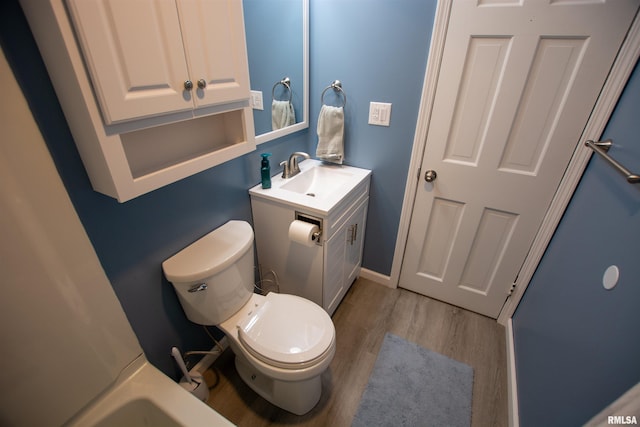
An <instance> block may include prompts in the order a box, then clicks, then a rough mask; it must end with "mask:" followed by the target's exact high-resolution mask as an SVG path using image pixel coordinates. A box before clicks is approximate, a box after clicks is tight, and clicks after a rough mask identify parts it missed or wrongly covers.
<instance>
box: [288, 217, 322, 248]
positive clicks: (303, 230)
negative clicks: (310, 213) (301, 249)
mask: <svg viewBox="0 0 640 427" xmlns="http://www.w3.org/2000/svg"><path fill="white" fill-rule="evenodd" d="M319 230H320V228H319V227H318V226H317V225H315V224H311V223H310V222H304V221H299V220H295V221H293V222H292V223H291V225H289V240H291V241H292V242H296V243H300V244H302V245H305V246H309V247H310V246H313V245H315V243H316V240H315V238H314V236H313V234H314V233H317V232H318V231H319Z"/></svg>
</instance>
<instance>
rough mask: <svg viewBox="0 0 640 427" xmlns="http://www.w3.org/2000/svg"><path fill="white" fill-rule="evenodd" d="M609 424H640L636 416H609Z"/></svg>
mask: <svg viewBox="0 0 640 427" xmlns="http://www.w3.org/2000/svg"><path fill="white" fill-rule="evenodd" d="M607 424H619V425H627V424H638V419H637V418H636V416H635V415H609V416H608V417H607Z"/></svg>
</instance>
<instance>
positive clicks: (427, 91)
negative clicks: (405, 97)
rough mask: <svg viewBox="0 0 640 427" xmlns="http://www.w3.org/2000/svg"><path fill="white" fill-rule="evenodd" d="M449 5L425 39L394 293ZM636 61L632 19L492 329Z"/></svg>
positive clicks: (551, 228) (520, 291)
mask: <svg viewBox="0 0 640 427" xmlns="http://www.w3.org/2000/svg"><path fill="white" fill-rule="evenodd" d="M452 2H453V0H439V1H438V6H437V9H436V16H435V20H434V26H433V33H432V36H431V46H430V47H429V57H428V59H427V69H426V73H425V78H424V84H423V88H422V96H421V100H420V109H419V112H418V122H417V124H416V132H415V136H414V139H413V149H412V151H411V161H410V163H409V169H408V174H407V183H406V186H405V192H404V199H403V202H402V213H401V215H400V225H399V228H398V235H397V238H396V247H395V251H394V255H393V263H392V265H391V275H390V277H389V282H388V284H389V286H390V287H392V288H397V287H398V282H399V280H400V269H401V267H402V259H403V257H404V250H405V246H406V244H407V239H408V234H409V225H410V221H411V214H412V210H413V204H414V200H415V197H416V190H417V187H418V179H419V169H420V166H421V163H422V156H423V154H424V149H425V145H426V141H427V132H428V130H429V122H430V119H431V111H432V108H433V103H434V98H435V91H436V85H437V82H438V76H439V73H440V65H441V62H442V54H443V52H444V44H445V38H446V33H447V28H448V24H449V16H450V11H451V5H452ZM639 56H640V18H639V15H636V17H635V19H634V21H633V23H632V24H631V28H630V30H629V33H628V34H627V37H626V39H625V40H624V42H623V44H622V47H621V48H620V52H619V53H618V56H617V57H616V59H615V62H614V64H613V67H612V69H611V73H610V74H609V76H608V77H607V80H606V82H605V84H604V87H603V89H602V92H601V93H600V96H599V97H598V100H597V102H596V105H595V108H594V110H593V112H592V114H591V116H590V118H589V121H588V122H587V125H586V127H585V129H584V131H583V133H582V135H581V137H580V141H579V142H578V144H577V146H576V148H575V151H574V154H573V157H572V158H571V160H570V162H569V165H568V167H567V170H566V171H565V174H564V176H563V178H562V181H561V182H560V185H559V187H558V190H557V191H556V194H555V196H554V198H553V201H552V202H551V205H550V206H549V210H548V211H547V214H546V215H545V217H544V220H543V221H542V224H541V226H540V229H539V231H538V234H537V235H536V237H535V239H534V241H533V244H532V245H531V250H530V251H529V253H528V255H527V257H526V258H525V260H524V263H523V265H522V268H521V270H520V273H519V275H518V279H517V283H516V287H515V290H514V292H513V294H512V295H511V296H510V297H509V298H508V299H507V301H506V302H505V305H504V307H503V308H502V311H501V312H500V316H499V317H498V323H500V324H502V325H506V324H507V321H508V320H509V319H510V318H511V317H512V316H513V313H514V312H515V310H516V307H517V306H518V303H519V302H520V300H521V299H522V296H523V295H524V292H525V290H526V288H527V286H528V285H529V282H530V281H531V278H532V277H533V273H534V272H535V270H536V268H537V266H538V263H539V262H540V260H541V259H542V255H543V254H544V251H545V250H546V248H547V245H548V244H549V242H550V241H551V237H552V236H553V233H554V232H555V230H556V227H557V226H558V224H559V222H560V219H561V218H562V214H563V213H564V211H565V209H566V207H567V205H568V204H569V201H570V200H571V196H572V195H573V192H574V191H575V188H576V186H577V185H578V182H579V181H580V178H581V177H582V173H583V172H584V169H585V168H586V166H587V163H588V161H589V159H590V158H591V155H592V151H591V149H589V148H587V147H585V146H584V141H586V140H588V139H596V138H598V137H600V136H601V135H602V132H603V131H604V128H605V126H606V125H607V123H608V121H609V117H610V116H611V113H612V112H613V109H614V108H615V106H616V103H617V101H618V98H619V97H620V94H621V93H622V91H623V90H624V87H625V85H626V83H627V80H628V79H629V75H630V74H631V72H632V71H633V68H634V66H635V64H636V62H637V60H638V57H639Z"/></svg>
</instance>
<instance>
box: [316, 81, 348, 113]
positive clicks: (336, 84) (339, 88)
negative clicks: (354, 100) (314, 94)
mask: <svg viewBox="0 0 640 427" xmlns="http://www.w3.org/2000/svg"><path fill="white" fill-rule="evenodd" d="M329 89H333V90H334V91H335V92H340V93H341V94H342V97H343V98H344V102H343V103H342V105H340V107H344V106H345V105H347V94H346V93H345V92H344V90H342V83H341V82H340V80H334V81H333V82H332V83H331V84H330V85H329V86H327V87H326V88H324V90H323V91H322V95H320V104H321V105H324V94H325V92H326V91H328V90H329Z"/></svg>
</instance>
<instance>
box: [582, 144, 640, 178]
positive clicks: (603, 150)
mask: <svg viewBox="0 0 640 427" xmlns="http://www.w3.org/2000/svg"><path fill="white" fill-rule="evenodd" d="M584 145H586V146H587V147H589V148H591V149H592V150H593V151H595V152H596V153H598V154H599V155H601V156H602V157H603V158H604V159H605V160H606V161H608V162H609V163H610V164H611V166H613V167H614V168H615V169H616V170H617V171H618V172H620V173H621V174H623V175H624V176H625V177H626V178H627V182H628V183H630V184H638V183H640V175H638V174H635V173H631V171H629V169H627V168H625V167H624V166H622V165H621V164H620V163H618V162H617V161H616V160H615V159H614V158H613V157H611V156H610V155H609V154H607V151H609V148H611V146H612V145H613V141H612V140H610V139H607V140H606V141H598V142H595V141H592V140H589V141H587V142H585V143H584Z"/></svg>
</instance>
